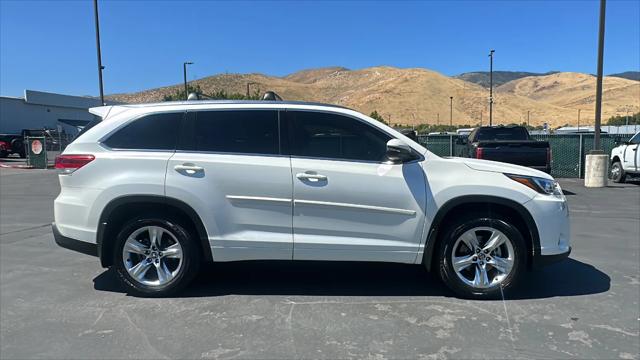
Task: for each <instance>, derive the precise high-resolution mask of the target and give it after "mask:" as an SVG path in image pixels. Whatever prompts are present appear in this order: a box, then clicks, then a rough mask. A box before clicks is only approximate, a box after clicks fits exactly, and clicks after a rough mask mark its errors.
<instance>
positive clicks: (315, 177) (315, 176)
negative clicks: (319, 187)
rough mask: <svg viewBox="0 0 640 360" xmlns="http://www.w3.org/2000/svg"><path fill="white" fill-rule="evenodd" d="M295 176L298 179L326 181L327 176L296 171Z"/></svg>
mask: <svg viewBox="0 0 640 360" xmlns="http://www.w3.org/2000/svg"><path fill="white" fill-rule="evenodd" d="M296 177H297V178H298V179H300V180H309V181H326V180H327V177H326V176H324V175H320V174H315V173H309V172H303V173H297V174H296Z"/></svg>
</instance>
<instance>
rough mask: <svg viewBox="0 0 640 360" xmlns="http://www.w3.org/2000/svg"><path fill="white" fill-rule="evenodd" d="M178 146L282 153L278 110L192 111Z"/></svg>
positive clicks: (238, 151)
mask: <svg viewBox="0 0 640 360" xmlns="http://www.w3.org/2000/svg"><path fill="white" fill-rule="evenodd" d="M178 149H180V150H190V151H208V152H225V153H240V154H266V155H276V154H279V153H280V141H279V135H278V112H277V111H273V110H220V111H196V112H193V113H189V114H188V115H187V120H186V122H185V126H184V128H183V134H182V136H181V140H180V144H179V145H178Z"/></svg>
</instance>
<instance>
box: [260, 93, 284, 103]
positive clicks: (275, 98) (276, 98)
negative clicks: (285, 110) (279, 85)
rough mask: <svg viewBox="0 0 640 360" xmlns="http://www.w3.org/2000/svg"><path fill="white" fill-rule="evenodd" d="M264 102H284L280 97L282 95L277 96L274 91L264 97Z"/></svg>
mask: <svg viewBox="0 0 640 360" xmlns="http://www.w3.org/2000/svg"><path fill="white" fill-rule="evenodd" d="M262 100H264V101H282V98H281V97H280V95H278V94H276V93H275V92H273V91H267V92H266V93H264V95H263V96H262Z"/></svg>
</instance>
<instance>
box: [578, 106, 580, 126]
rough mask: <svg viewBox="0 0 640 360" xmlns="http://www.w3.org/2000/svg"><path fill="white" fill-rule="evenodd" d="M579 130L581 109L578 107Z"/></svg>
mask: <svg viewBox="0 0 640 360" xmlns="http://www.w3.org/2000/svg"><path fill="white" fill-rule="evenodd" d="M578 131H580V109H578Z"/></svg>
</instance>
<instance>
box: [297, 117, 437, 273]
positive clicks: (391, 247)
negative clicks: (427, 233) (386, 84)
mask: <svg viewBox="0 0 640 360" xmlns="http://www.w3.org/2000/svg"><path fill="white" fill-rule="evenodd" d="M286 114H287V121H288V129H289V145H290V152H291V167H292V179H293V198H294V209H293V210H294V211H293V236H294V256H293V257H294V259H296V260H349V261H394V262H406V263H412V262H414V260H415V258H416V253H417V251H418V248H419V245H420V240H421V239H422V227H423V222H424V211H425V202H426V196H425V176H424V172H423V170H422V167H421V166H420V163H419V162H418V161H417V160H416V161H412V162H408V163H405V164H395V165H394V164H388V163H385V162H384V160H385V153H386V143H387V141H388V140H389V139H391V136H390V135H388V134H386V133H384V132H382V131H381V130H379V129H377V128H375V127H373V126H371V125H369V124H367V123H366V122H364V121H362V120H359V119H355V118H352V117H348V116H345V115H341V114H337V113H326V112H314V111H287V112H286ZM418 157H419V155H417V156H416V158H418Z"/></svg>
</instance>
